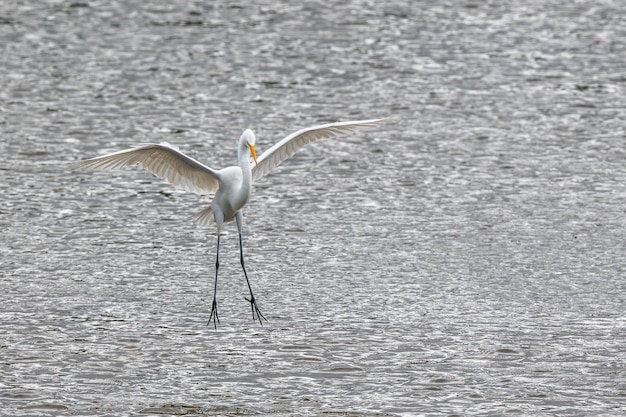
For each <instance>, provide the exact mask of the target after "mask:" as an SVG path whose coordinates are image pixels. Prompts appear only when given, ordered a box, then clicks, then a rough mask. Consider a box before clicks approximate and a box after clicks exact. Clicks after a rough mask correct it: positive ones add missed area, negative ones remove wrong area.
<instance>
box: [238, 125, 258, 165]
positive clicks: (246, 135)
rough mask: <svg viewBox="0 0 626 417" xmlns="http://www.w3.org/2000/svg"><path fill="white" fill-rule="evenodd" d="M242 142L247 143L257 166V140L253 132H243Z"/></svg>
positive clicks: (248, 130) (247, 130)
mask: <svg viewBox="0 0 626 417" xmlns="http://www.w3.org/2000/svg"><path fill="white" fill-rule="evenodd" d="M241 141H242V142H244V141H245V144H246V145H247V146H248V149H250V153H251V154H252V159H254V163H255V164H257V161H256V151H255V150H254V142H255V141H256V138H255V137H254V133H252V130H250V129H246V130H245V131H244V132H243V135H241Z"/></svg>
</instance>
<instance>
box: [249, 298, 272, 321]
mask: <svg viewBox="0 0 626 417" xmlns="http://www.w3.org/2000/svg"><path fill="white" fill-rule="evenodd" d="M244 299H245V300H246V301H247V302H249V303H250V308H252V320H256V319H258V320H259V323H261V326H263V321H262V320H261V319H263V320H265V321H267V319H266V318H265V316H264V315H263V314H262V313H261V310H259V306H257V305H256V300H255V299H254V295H251V296H250V298H246V297H244ZM255 314H256V318H255V317H254V315H255Z"/></svg>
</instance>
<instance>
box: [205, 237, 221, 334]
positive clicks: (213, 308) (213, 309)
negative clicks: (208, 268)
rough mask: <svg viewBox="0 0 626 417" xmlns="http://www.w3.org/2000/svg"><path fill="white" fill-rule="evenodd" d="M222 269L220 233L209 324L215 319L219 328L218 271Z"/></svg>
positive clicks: (215, 325) (214, 324)
mask: <svg viewBox="0 0 626 417" xmlns="http://www.w3.org/2000/svg"><path fill="white" fill-rule="evenodd" d="M219 269H220V235H219V233H218V234H217V253H216V255H215V284H214V286H213V305H212V306H211V315H210V316H209V321H208V323H207V324H206V325H207V326H208V325H209V324H211V320H213V326H214V327H215V329H217V324H218V323H219V322H220V318H219V317H218V315H217V271H218V270H219Z"/></svg>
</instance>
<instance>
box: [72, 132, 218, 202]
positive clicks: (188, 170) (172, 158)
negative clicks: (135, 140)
mask: <svg viewBox="0 0 626 417" xmlns="http://www.w3.org/2000/svg"><path fill="white" fill-rule="evenodd" d="M133 165H139V166H140V167H142V168H144V169H146V170H148V171H150V172H152V173H153V174H154V175H156V176H157V177H159V178H163V179H164V180H166V181H168V182H169V183H170V184H172V185H174V186H177V187H181V188H183V189H185V190H187V191H191V192H193V193H196V194H208V193H215V192H216V191H217V188H218V184H219V174H218V173H217V172H216V171H215V170H214V169H212V168H209V167H207V166H206V165H203V164H201V163H200V162H198V161H196V160H195V159H193V158H190V157H189V156H187V155H185V154H184V153H182V152H181V151H179V150H178V149H177V148H176V147H174V146H172V145H170V144H169V143H167V142H162V143H159V144H156V143H151V144H148V145H143V146H138V147H136V148H132V149H127V150H124V151H119V152H114V153H111V154H108V155H103V156H98V157H95V158H91V159H86V160H84V161H82V162H80V163H78V164H77V165H76V168H77V169H92V170H111V169H118V168H123V167H126V166H133Z"/></svg>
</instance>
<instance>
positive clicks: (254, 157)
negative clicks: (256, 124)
mask: <svg viewBox="0 0 626 417" xmlns="http://www.w3.org/2000/svg"><path fill="white" fill-rule="evenodd" d="M248 148H250V153H251V154H252V159H254V163H255V164H257V165H258V164H259V163H258V162H257V161H256V151H255V150H254V145H250V144H249V143H248Z"/></svg>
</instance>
